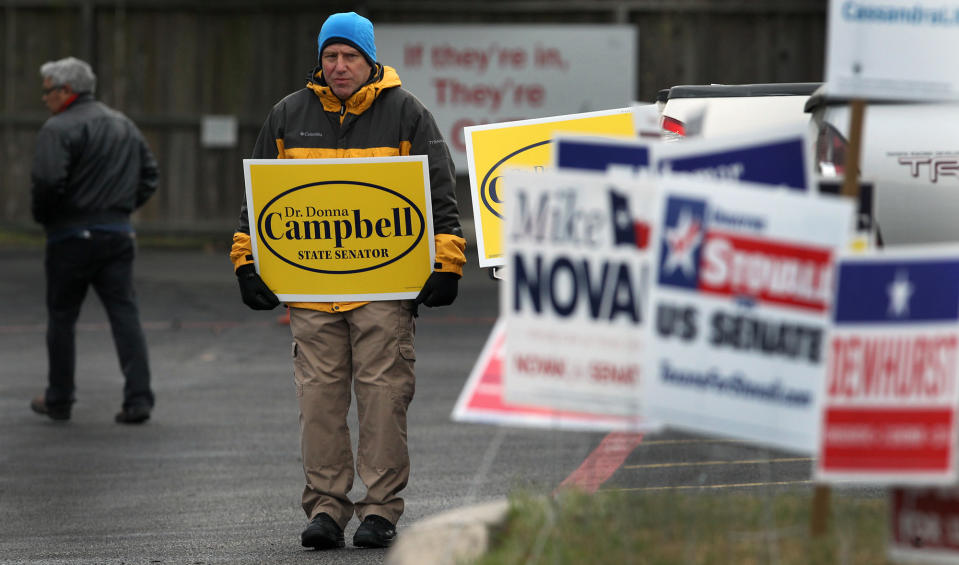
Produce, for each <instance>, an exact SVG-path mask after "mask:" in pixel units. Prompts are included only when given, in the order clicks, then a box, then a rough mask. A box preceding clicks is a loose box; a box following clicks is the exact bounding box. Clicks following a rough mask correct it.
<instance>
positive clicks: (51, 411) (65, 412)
mask: <svg viewBox="0 0 959 565" xmlns="http://www.w3.org/2000/svg"><path fill="white" fill-rule="evenodd" d="M30 409H31V410H33V411H34V412H36V413H37V414H43V415H44V416H49V417H50V419H51V420H59V421H63V420H69V419H70V407H69V406H67V407H63V406H50V405H48V404H47V400H46V399H45V398H44V397H43V396H38V397H36V398H34V399H33V400H31V401H30Z"/></svg>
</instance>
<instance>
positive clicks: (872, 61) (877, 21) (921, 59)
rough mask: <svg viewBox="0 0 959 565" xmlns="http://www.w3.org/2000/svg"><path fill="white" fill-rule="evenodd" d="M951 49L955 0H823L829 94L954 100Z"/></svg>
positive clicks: (958, 4)
mask: <svg viewBox="0 0 959 565" xmlns="http://www.w3.org/2000/svg"><path fill="white" fill-rule="evenodd" d="M957 52H959V1H957V0H829V19H828V30H827V42H826V89H827V91H828V92H829V94H830V95H831V96H835V97H848V98H863V99H866V100H901V101H907V100H917V101H943V100H959V65H957V64H956V58H955V54H956V53H957Z"/></svg>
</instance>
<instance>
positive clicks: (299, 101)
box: [230, 63, 466, 312]
mask: <svg viewBox="0 0 959 565" xmlns="http://www.w3.org/2000/svg"><path fill="white" fill-rule="evenodd" d="M400 84H401V82H400V77H399V75H397V73H396V71H395V70H394V69H393V68H392V67H387V66H384V65H381V64H379V63H377V64H376V69H375V72H374V73H373V76H372V78H371V79H370V80H369V81H368V82H367V83H366V84H365V85H363V86H361V87H360V89H359V90H357V91H356V92H355V93H354V94H353V96H351V97H350V98H349V99H348V100H346V102H342V101H340V99H339V98H337V97H336V95H335V94H333V92H332V91H331V89H330V87H329V86H327V84H326V81H325V80H324V79H323V76H322V72H321V71H320V69H319V68H317V69H315V70H314V71H313V74H312V75H311V78H310V80H309V81H308V82H307V84H306V87H305V88H303V89H301V90H298V91H296V92H294V93H292V94H290V95H289V96H287V97H286V98H284V99H283V100H280V101H279V102H278V103H277V104H276V105H275V106H273V110H272V111H271V112H270V115H269V117H267V119H266V122H265V123H264V124H263V127H262V129H261V130H260V135H259V137H258V138H257V140H256V145H255V146H254V148H253V156H252V158H254V159H326V158H351V157H395V156H401V155H427V156H428V157H429V175H430V190H431V191H432V198H431V201H432V208H433V231H434V239H435V246H436V261H435V264H434V265H433V270H434V271H439V272H449V273H456V274H458V275H462V274H463V265H464V264H465V263H466V255H465V253H464V250H465V249H466V240H465V239H463V232H462V228H461V227H460V223H459V211H458V209H457V205H456V192H455V185H456V177H455V175H454V172H453V162H452V158H451V157H450V153H449V149H448V148H447V146H446V143H445V142H444V141H443V137H442V135H441V134H440V131H439V128H438V127H437V126H436V122H435V121H434V120H433V116H432V115H431V114H430V113H429V111H428V110H427V109H426V107H425V106H423V104H422V103H421V102H420V101H419V100H417V99H416V97H415V96H413V95H412V94H410V93H409V92H407V91H406V90H404V89H402V88H400ZM230 259H231V260H232V261H233V268H234V269H237V268H239V267H240V266H242V265H246V264H249V263H252V262H253V252H252V246H251V243H250V226H249V220H248V218H247V207H246V198H245V197H244V199H243V205H242V207H241V209H240V222H239V227H238V228H237V230H236V233H235V234H233V248H232V250H231V251H230ZM364 304H367V302H338V303H333V302H291V303H290V304H289V305H290V306H293V307H298V308H308V309H311V310H321V311H324V312H334V311H336V312H343V311H346V310H351V309H353V308H358V307H360V306H363V305H364Z"/></svg>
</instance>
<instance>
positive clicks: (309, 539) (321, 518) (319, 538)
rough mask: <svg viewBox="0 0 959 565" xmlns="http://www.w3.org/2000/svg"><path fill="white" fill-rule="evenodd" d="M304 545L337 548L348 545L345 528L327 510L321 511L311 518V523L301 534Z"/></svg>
mask: <svg viewBox="0 0 959 565" xmlns="http://www.w3.org/2000/svg"><path fill="white" fill-rule="evenodd" d="M300 542H301V543H302V544H303V547H312V548H313V549H336V548H339V547H343V546H345V545H346V542H344V541H343V528H341V527H340V525H339V524H337V523H336V522H335V521H334V520H333V518H331V517H330V515H329V514H327V513H326V512H320V513H319V514H317V515H316V516H314V517H313V519H312V520H310V525H309V526H307V527H306V529H305V530H303V533H302V534H300Z"/></svg>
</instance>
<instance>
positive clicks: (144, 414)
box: [113, 406, 150, 424]
mask: <svg viewBox="0 0 959 565" xmlns="http://www.w3.org/2000/svg"><path fill="white" fill-rule="evenodd" d="M149 419H150V407H149V406H131V407H130V408H124V409H123V410H121V411H120V412H117V415H116V417H115V418H113V420H114V421H115V422H116V423H118V424H142V423H143V422H146V421H147V420H149Z"/></svg>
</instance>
